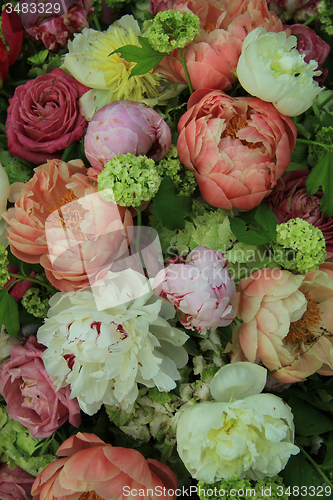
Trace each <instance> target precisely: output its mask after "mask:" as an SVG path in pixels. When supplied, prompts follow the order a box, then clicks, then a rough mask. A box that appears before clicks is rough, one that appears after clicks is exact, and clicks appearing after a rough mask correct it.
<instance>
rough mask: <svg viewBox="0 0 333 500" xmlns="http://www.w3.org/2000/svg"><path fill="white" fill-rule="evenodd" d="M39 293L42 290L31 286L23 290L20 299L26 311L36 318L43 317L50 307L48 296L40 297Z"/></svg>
mask: <svg viewBox="0 0 333 500" xmlns="http://www.w3.org/2000/svg"><path fill="white" fill-rule="evenodd" d="M41 293H42V291H41V290H40V289H39V288H36V287H31V288H30V289H29V290H27V291H26V292H25V294H24V295H23V297H22V301H21V303H22V305H23V307H24V308H25V309H26V310H27V311H28V313H29V314H32V315H33V316H35V317H36V318H45V316H46V314H47V311H48V310H49V308H50V306H49V300H48V298H41V297H40V294H41Z"/></svg>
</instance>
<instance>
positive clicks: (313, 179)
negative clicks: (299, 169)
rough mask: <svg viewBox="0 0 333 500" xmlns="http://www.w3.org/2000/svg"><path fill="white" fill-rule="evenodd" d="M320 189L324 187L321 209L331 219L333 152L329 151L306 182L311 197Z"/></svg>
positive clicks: (332, 207)
mask: <svg viewBox="0 0 333 500" xmlns="http://www.w3.org/2000/svg"><path fill="white" fill-rule="evenodd" d="M319 187H322V190H323V192H324V196H323V197H322V199H321V201H320V209H321V210H322V211H323V212H324V216H325V217H331V216H332V215H333V150H330V151H327V153H326V154H325V156H323V157H322V158H321V160H320V161H319V162H318V163H317V165H316V166H315V167H314V168H313V169H312V170H311V172H310V174H309V176H308V178H307V180H306V190H307V193H308V195H309V196H312V195H313V194H315V193H316V192H317V191H318V189H319Z"/></svg>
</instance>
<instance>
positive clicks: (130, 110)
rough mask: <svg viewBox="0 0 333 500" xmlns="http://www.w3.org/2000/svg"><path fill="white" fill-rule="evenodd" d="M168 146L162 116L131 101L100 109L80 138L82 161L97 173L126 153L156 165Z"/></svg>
mask: <svg viewBox="0 0 333 500" xmlns="http://www.w3.org/2000/svg"><path fill="white" fill-rule="evenodd" d="M170 145H171V132H170V129H169V126H168V125H167V123H166V122H165V121H164V119H163V118H162V116H160V115H159V114H158V113H157V112H156V111H155V110H154V109H152V108H150V107H149V106H147V105H146V104H143V103H142V102H134V101H120V102H113V103H111V104H107V105H106V106H103V108H101V109H99V110H98V111H97V113H95V114H94V116H93V118H92V120H91V122H90V123H89V125H88V128H87V133H86V136H85V138H84V148H85V153H86V157H87V158H88V160H89V161H90V163H91V165H92V166H93V167H94V168H96V169H97V170H99V171H102V170H103V168H104V164H105V163H106V162H107V161H109V160H112V158H114V157H115V156H118V155H122V154H126V153H131V154H133V155H136V156H139V155H146V156H148V157H149V158H152V159H153V160H155V161H159V160H161V159H162V158H164V157H165V156H166V154H167V153H168V151H169V149H170Z"/></svg>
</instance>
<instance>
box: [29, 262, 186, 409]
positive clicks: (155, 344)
mask: <svg viewBox="0 0 333 500" xmlns="http://www.w3.org/2000/svg"><path fill="white" fill-rule="evenodd" d="M146 281H147V280H146V279H145V278H144V277H143V276H142V275H141V274H139V273H137V272H136V271H133V270H132V269H127V270H125V271H121V272H119V273H112V274H111V273H109V275H107V277H106V278H105V279H104V280H103V293H104V300H105V301H106V302H107V303H108V304H109V307H108V308H107V309H105V310H103V311H99V310H98V309H97V308H96V304H95V301H94V295H93V293H92V291H91V289H90V288H85V289H82V290H79V291H76V292H70V293H57V294H55V295H54V296H53V297H52V298H51V300H50V306H51V308H50V310H49V312H48V318H47V319H46V320H45V324H44V325H43V326H41V327H40V328H39V330H38V334H37V338H38V342H40V343H41V344H44V345H45V346H47V349H46V350H45V351H44V353H43V360H44V363H45V368H46V370H47V372H48V374H49V375H50V376H51V377H52V379H53V381H54V383H55V385H56V386H57V387H58V388H60V387H64V386H66V385H68V384H70V386H71V397H72V398H74V397H77V399H78V402H79V405H80V407H81V408H82V410H83V411H84V412H85V413H87V414H89V415H92V414H94V413H96V412H97V411H98V410H99V408H100V407H101V405H102V404H103V403H104V404H108V405H116V406H118V407H119V408H121V409H123V410H125V411H131V409H132V407H133V403H134V402H135V400H136V398H137V395H138V387H137V384H138V383H141V384H143V385H145V386H147V387H155V386H156V387H157V388H158V389H159V390H160V391H170V390H171V389H174V388H175V387H176V384H175V380H179V379H180V374H179V372H178V369H177V368H182V367H183V366H185V364H186V363H187V359H188V357H187V353H186V351H185V349H184V348H183V347H181V346H182V345H183V344H184V343H185V342H186V340H187V339H188V336H187V335H186V334H185V333H184V332H183V331H181V330H178V329H177V328H173V327H172V326H171V325H170V323H169V322H168V321H167V320H168V319H170V318H173V317H174V308H173V306H172V305H171V304H169V303H167V302H164V301H163V300H162V299H159V298H157V297H156V296H155V295H154V294H153V292H152V291H151V288H150V289H149V287H148V286H147V282H146ZM95 285H96V284H95ZM142 288H144V289H145V290H144V292H145V293H143V294H142V295H141V296H140V297H139V298H136V297H138V296H139V295H140V294H139V293H138V292H139V291H140V289H142Z"/></svg>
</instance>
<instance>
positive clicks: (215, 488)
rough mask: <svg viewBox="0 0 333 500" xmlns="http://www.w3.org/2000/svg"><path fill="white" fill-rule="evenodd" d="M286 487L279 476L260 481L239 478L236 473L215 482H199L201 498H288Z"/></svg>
mask: <svg viewBox="0 0 333 500" xmlns="http://www.w3.org/2000/svg"><path fill="white" fill-rule="evenodd" d="M286 489H287V488H286V487H285V486H284V484H283V481H282V478H281V477H279V476H274V477H266V478H265V479H262V480H261V481H258V482H255V481H252V480H249V479H247V478H246V479H239V478H238V477H237V476H236V475H235V476H233V477H232V478H230V479H222V480H221V481H217V482H216V483H214V484H206V483H205V482H204V481H199V482H198V494H199V496H200V500H248V499H249V498H256V499H260V500H288V498H289V495H288V494H285V493H284V491H285V490H286ZM207 492H208V494H207Z"/></svg>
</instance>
